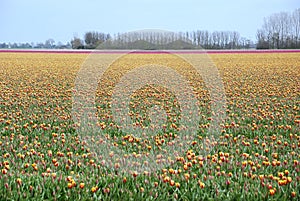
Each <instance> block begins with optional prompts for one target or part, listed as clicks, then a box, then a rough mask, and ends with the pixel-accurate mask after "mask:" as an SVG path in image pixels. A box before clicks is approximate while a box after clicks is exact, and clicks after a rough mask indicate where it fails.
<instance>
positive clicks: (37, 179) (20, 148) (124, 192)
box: [0, 52, 300, 200]
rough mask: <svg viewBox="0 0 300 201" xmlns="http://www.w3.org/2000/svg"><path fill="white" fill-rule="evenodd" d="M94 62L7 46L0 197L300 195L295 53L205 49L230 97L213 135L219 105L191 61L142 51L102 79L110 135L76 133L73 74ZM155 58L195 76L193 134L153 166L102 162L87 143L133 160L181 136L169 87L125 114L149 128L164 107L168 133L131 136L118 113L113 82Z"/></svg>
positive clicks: (102, 110)
mask: <svg viewBox="0 0 300 201" xmlns="http://www.w3.org/2000/svg"><path fill="white" fill-rule="evenodd" d="M106 56H107V57H109V56H110V54H108V53H106ZM88 57H89V54H86V53H82V52H81V53H74V52H72V53H70V52H68V53H67V52H60V53H59V52H53V53H51V52H48V53H43V52H0V134H1V136H0V200H300V52H274V53H272V52H264V53H261V52H260V53H255V52H251V53H238V52H235V53H230V52H228V53H211V54H208V58H210V60H211V61H212V62H213V63H214V65H215V66H216V67H217V69H218V71H219V74H220V77H221V79H222V83H223V85H224V90H225V98H226V108H223V113H224V115H225V119H224V120H223V121H220V122H219V126H220V128H221V129H220V130H218V131H217V132H218V133H217V134H216V135H215V137H214V138H210V137H209V134H208V129H209V128H210V126H211V122H212V118H211V116H212V113H214V112H216V113H218V112H221V111H214V112H212V110H211V101H210V100H209V90H208V89H207V86H206V84H205V82H204V81H203V79H202V78H201V75H199V74H197V72H196V71H195V69H194V68H193V66H191V65H190V64H188V63H187V62H186V61H182V60H181V59H180V58H178V57H175V56H173V55H172V54H158V53H157V54H155V53H153V54H146V53H145V54H143V53H138V54H127V55H125V56H124V57H123V59H119V60H117V61H116V62H114V63H113V64H112V65H111V66H110V67H109V68H108V69H107V70H106V71H105V72H104V74H103V75H102V77H101V83H99V85H98V88H97V90H96V99H95V100H96V101H95V107H96V109H97V116H98V123H97V126H98V127H99V129H100V130H101V131H102V133H104V134H102V135H101V136H99V138H97V137H95V138H93V137H91V138H90V139H89V140H87V139H86V138H85V137H83V136H81V135H80V133H79V132H77V127H78V125H77V124H76V122H74V118H73V116H72V107H73V94H74V87H75V79H76V76H77V74H78V72H79V70H80V68H81V66H82V64H83V63H84V62H85V61H86V60H87V59H88ZM153 61H155V62H156V63H161V64H163V63H166V64H168V65H169V66H171V67H172V68H173V69H174V70H175V71H176V72H177V73H178V74H180V75H182V76H183V78H184V79H185V80H188V83H189V84H190V87H191V89H192V91H193V93H194V94H195V96H196V99H197V100H198V105H199V106H200V112H199V117H200V118H199V126H198V128H197V129H198V130H197V131H196V137H195V138H194V139H192V140H191V141H188V140H187V141H184V142H183V143H187V145H188V146H187V147H188V148H187V149H186V150H184V151H182V152H180V153H179V154H178V155H176V156H175V157H174V159H169V158H167V160H169V163H168V165H166V166H164V167H161V168H158V169H155V171H148V170H145V171H142V172H139V171H134V170H133V171H121V169H122V164H123V163H121V162H120V163H114V164H112V167H110V166H107V165H106V163H107V161H109V160H110V159H109V158H105V157H104V154H103V156H101V153H97V154H96V153H94V149H92V148H91V146H90V144H91V142H93V144H94V145H93V147H95V146H97V144H98V143H99V144H101V143H102V142H103V141H106V140H108V139H109V140H110V141H109V142H110V143H111V146H114V147H117V148H118V149H120V150H126V152H127V153H128V155H132V156H134V157H136V158H139V156H140V155H144V156H146V157H147V156H148V155H149V154H151V153H157V155H155V158H156V159H157V160H159V159H161V158H163V157H164V155H165V153H164V151H165V152H168V151H166V149H165V148H166V147H167V146H168V145H170V144H172V143H173V145H174V142H176V138H178V132H179V129H178V126H179V125H178V119H180V111H181V109H182V107H183V106H180V105H179V103H178V101H177V99H176V97H175V95H174V94H173V93H172V91H170V90H168V89H166V88H164V87H160V86H145V87H144V88H141V89H139V90H137V91H135V92H134V94H132V96H131V102H130V116H131V118H132V119H133V120H134V121H135V125H137V124H139V125H140V126H142V127H143V126H147V125H150V123H151V118H150V117H149V115H148V113H149V110H148V106H149V105H153V104H156V105H161V107H162V108H164V109H165V110H166V114H167V117H168V118H167V119H166V122H164V124H163V127H164V129H162V131H160V132H155V133H153V134H151V135H152V136H144V137H143V136H142V135H141V136H135V134H133V133H129V132H123V131H122V129H121V125H119V124H118V123H117V122H115V121H114V118H113V114H112V111H111V104H112V92H113V88H114V87H115V86H116V85H117V83H118V82H119V81H120V80H121V78H122V77H123V76H124V75H125V74H126V73H127V72H129V70H132V69H133V68H134V67H136V66H139V65H145V64H146V63H147V62H148V63H151V62H153ZM176 143H177V142H176ZM206 144H210V146H211V148H210V149H206V148H205V146H204V145H206ZM180 146H181V145H180ZM169 154H170V153H169ZM171 154H172V153H171ZM109 155H113V153H110V154H109ZM124 160H126V156H124ZM105 161H106V162H105ZM146 162H147V161H146Z"/></svg>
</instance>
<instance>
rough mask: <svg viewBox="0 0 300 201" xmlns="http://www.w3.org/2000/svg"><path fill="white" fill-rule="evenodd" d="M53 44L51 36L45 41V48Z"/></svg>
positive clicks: (51, 46)
mask: <svg viewBox="0 0 300 201" xmlns="http://www.w3.org/2000/svg"><path fill="white" fill-rule="evenodd" d="M54 44H55V41H54V40H53V39H52V38H50V39H48V40H46V41H45V48H48V49H50V48H53V47H54Z"/></svg>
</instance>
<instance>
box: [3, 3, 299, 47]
mask: <svg viewBox="0 0 300 201" xmlns="http://www.w3.org/2000/svg"><path fill="white" fill-rule="evenodd" d="M299 7H300V2H299V0H249V1H248V0H247V1H245V0H206V1H203V0H106V1H102V0H0V25H1V29H0V42H44V41H45V40H46V39H49V38H53V39H54V40H55V41H56V42H58V41H61V42H63V43H65V42H68V41H70V39H71V38H72V37H73V36H74V35H77V36H79V37H81V38H82V37H83V34H84V33H85V32H86V31H94V30H95V31H99V32H106V33H108V32H109V33H111V34H114V33H117V32H126V31H134V30H139V29H163V30H169V31H192V30H197V29H199V30H208V31H216V30H232V31H233V30H235V31H238V32H240V34H241V35H242V36H245V37H248V38H250V39H252V40H255V33H256V30H257V29H258V28H260V26H261V25H262V23H263V18H264V17H266V16H269V15H270V14H272V13H276V12H281V11H289V12H291V11H293V10H295V9H296V8H299Z"/></svg>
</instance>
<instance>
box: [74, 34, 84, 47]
mask: <svg viewBox="0 0 300 201" xmlns="http://www.w3.org/2000/svg"><path fill="white" fill-rule="evenodd" d="M71 47H72V49H84V45H83V41H82V40H81V39H80V38H77V37H74V38H73V39H72V40H71Z"/></svg>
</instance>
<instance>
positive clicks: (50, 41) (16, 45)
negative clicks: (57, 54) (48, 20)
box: [0, 39, 72, 49]
mask: <svg viewBox="0 0 300 201" xmlns="http://www.w3.org/2000/svg"><path fill="white" fill-rule="evenodd" d="M0 48H5V49H7V48H11V49H18V48H19V49H70V48H72V46H71V43H67V44H63V43H62V42H58V43H55V41H54V40H53V39H48V40H46V41H45V42H44V43H43V42H39V43H33V42H32V43H0Z"/></svg>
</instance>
